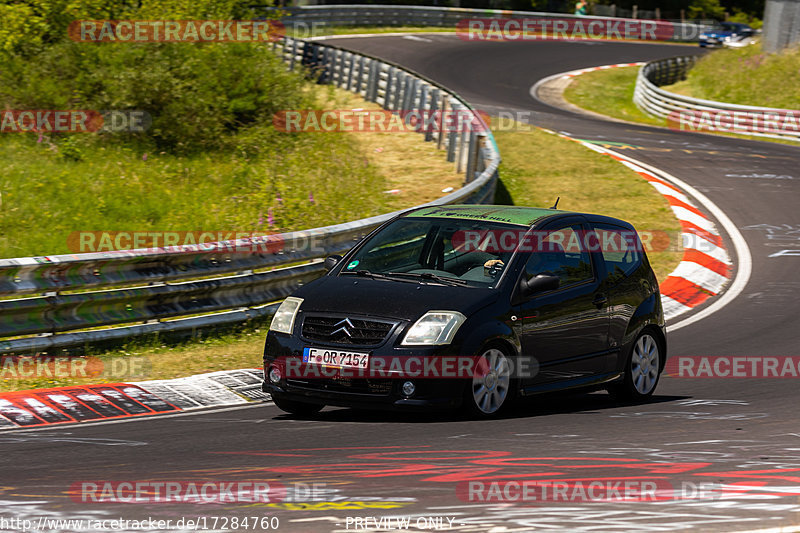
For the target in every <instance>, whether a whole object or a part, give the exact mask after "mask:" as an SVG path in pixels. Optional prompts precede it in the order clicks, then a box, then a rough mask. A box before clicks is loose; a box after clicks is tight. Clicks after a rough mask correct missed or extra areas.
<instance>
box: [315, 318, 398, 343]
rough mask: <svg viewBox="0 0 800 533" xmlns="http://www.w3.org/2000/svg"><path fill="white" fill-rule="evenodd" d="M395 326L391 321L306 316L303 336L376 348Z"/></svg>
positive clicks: (316, 339) (321, 340) (322, 340)
mask: <svg viewBox="0 0 800 533" xmlns="http://www.w3.org/2000/svg"><path fill="white" fill-rule="evenodd" d="M395 324H396V322H392V321H389V320H375V319H365V318H350V317H342V316H338V317H332V316H324V315H306V316H305V318H304V319H303V329H302V331H301V335H302V336H303V338H304V339H307V340H310V341H319V342H325V343H330V344H343V345H357V346H374V345H377V344H381V343H382V342H383V341H384V340H386V337H387V336H388V335H389V334H390V333H391V331H392V328H394V326H395Z"/></svg>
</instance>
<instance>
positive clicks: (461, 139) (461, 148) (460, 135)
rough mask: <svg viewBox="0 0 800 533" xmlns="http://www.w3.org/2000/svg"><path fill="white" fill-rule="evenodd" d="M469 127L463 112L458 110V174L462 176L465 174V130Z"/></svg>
mask: <svg viewBox="0 0 800 533" xmlns="http://www.w3.org/2000/svg"><path fill="white" fill-rule="evenodd" d="M466 127H467V124H466V121H465V120H464V117H463V111H462V110H461V109H459V110H458V128H457V129H458V141H457V143H458V155H457V156H456V172H458V173H459V174H461V173H462V172H464V139H465V137H466V135H465V133H466V131H465V128H466Z"/></svg>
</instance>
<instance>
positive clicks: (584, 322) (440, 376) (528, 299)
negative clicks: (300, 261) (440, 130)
mask: <svg viewBox="0 0 800 533" xmlns="http://www.w3.org/2000/svg"><path fill="white" fill-rule="evenodd" d="M326 268H328V272H327V274H326V275H324V276H322V277H321V278H319V279H316V280H314V281H312V282H311V283H308V284H307V285H305V286H303V287H301V288H300V289H298V290H297V291H295V293H294V294H293V295H292V296H291V297H289V298H287V299H286V300H285V301H284V302H283V303H282V304H281V306H280V308H279V309H278V311H277V313H276V314H275V316H274V318H273V320H272V323H271V325H270V331H269V333H268V335H267V339H266V345H265V349H264V374H265V381H264V386H263V388H264V391H265V392H268V393H270V394H271V395H272V399H273V401H274V402H275V404H276V405H277V406H278V407H279V408H281V409H283V410H284V411H287V412H290V413H294V414H306V415H307V414H311V413H314V412H317V411H319V410H320V409H322V408H323V407H324V406H325V405H333V406H349V407H357V408H363V409H380V408H395V409H403V408H421V409H432V408H456V407H459V406H465V407H466V408H468V409H470V410H471V411H473V412H474V413H475V414H477V415H479V416H492V415H495V414H497V413H499V412H501V411H502V410H503V409H504V408H506V406H508V405H509V404H510V403H512V402H513V401H514V400H515V399H516V398H519V397H521V396H528V395H534V394H539V393H543V392H548V391H554V390H562V389H571V388H594V389H607V390H608V391H609V392H611V393H612V394H614V395H617V396H619V397H624V398H627V399H643V398H646V397H648V396H649V395H651V394H652V393H653V391H654V390H655V387H656V385H657V383H658V379H659V376H660V374H661V371H662V370H663V368H664V363H665V361H666V355H667V343H666V329H665V323H664V315H663V311H662V308H661V299H660V295H659V289H658V282H657V280H656V277H655V274H654V273H653V271H652V269H651V267H650V264H649V262H648V260H647V256H646V254H645V252H644V249H643V247H642V244H641V241H640V239H639V237H638V235H637V233H636V231H635V230H634V228H633V226H631V225H630V224H628V223H626V222H623V221H621V220H617V219H614V218H609V217H605V216H599V215H590V214H581V213H573V212H567V211H559V210H553V209H536V208H528V207H509V206H485V205H480V206H474V205H457V206H435V207H423V208H418V209H415V210H411V211H408V212H405V213H403V214H402V215H400V216H397V217H395V218H394V219H392V220H390V221H389V222H386V223H385V224H383V225H382V226H380V227H379V228H377V229H376V230H374V231H373V232H372V233H370V234H369V235H368V236H367V237H365V238H364V239H363V240H362V241H361V242H359V243H358V244H357V245H356V246H355V247H354V248H353V249H352V250H350V251H349V252H348V253H347V254H346V255H345V256H344V257H340V256H331V257H328V258H327V259H326Z"/></svg>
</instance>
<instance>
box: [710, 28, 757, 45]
mask: <svg viewBox="0 0 800 533" xmlns="http://www.w3.org/2000/svg"><path fill="white" fill-rule="evenodd" d="M755 33H756V30H754V29H753V28H751V27H750V26H748V25H747V24H743V23H741V22H720V23H719V24H717V25H715V26H712V27H711V28H709V29H707V30H705V31H704V32H703V33H701V34H700V46H702V47H704V48H705V47H707V46H734V47H740V46H747V45H748V44H752V43H753V36H754V35H755Z"/></svg>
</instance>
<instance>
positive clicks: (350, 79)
mask: <svg viewBox="0 0 800 533" xmlns="http://www.w3.org/2000/svg"><path fill="white" fill-rule="evenodd" d="M353 58H354V56H353V54H352V53H351V52H348V53H347V63H348V65H349V68H348V70H347V87H346V88H347V90H348V91H352V90H353V70H354V69H355V63H356V62H355V61H354V60H353Z"/></svg>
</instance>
